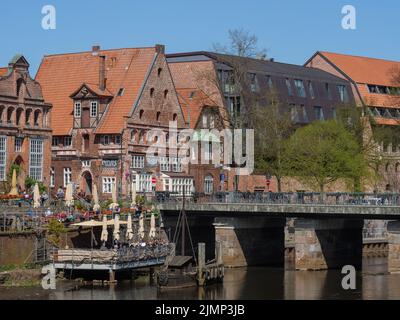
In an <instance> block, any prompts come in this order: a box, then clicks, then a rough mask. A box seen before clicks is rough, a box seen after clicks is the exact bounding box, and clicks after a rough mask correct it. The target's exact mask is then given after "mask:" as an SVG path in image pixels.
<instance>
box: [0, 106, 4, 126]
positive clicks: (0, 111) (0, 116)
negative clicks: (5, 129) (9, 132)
mask: <svg viewBox="0 0 400 320" xmlns="http://www.w3.org/2000/svg"><path fill="white" fill-rule="evenodd" d="M3 114H4V106H0V123H2V122H3Z"/></svg>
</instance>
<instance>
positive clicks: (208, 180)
mask: <svg viewBox="0 0 400 320" xmlns="http://www.w3.org/2000/svg"><path fill="white" fill-rule="evenodd" d="M213 190H214V178H213V177H212V175H208V176H206V177H205V178H204V193H206V194H210V193H213Z"/></svg>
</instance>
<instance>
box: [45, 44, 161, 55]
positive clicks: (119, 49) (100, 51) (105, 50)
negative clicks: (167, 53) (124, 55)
mask: <svg viewBox="0 0 400 320" xmlns="http://www.w3.org/2000/svg"><path fill="white" fill-rule="evenodd" d="M155 48H156V47H155V46H154V47H130V48H128V47H127V48H113V49H101V50H99V51H98V53H99V54H101V53H102V52H107V51H121V50H135V49H155ZM92 52H93V51H92V50H86V51H79V52H65V53H54V54H45V55H44V57H56V56H68V55H78V54H88V53H92Z"/></svg>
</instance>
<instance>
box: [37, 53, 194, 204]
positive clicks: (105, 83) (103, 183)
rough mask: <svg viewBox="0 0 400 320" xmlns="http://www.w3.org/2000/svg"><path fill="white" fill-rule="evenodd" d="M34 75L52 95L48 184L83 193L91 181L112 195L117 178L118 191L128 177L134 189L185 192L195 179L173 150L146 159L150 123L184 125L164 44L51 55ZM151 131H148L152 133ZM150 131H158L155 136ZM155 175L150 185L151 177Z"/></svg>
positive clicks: (126, 187)
mask: <svg viewBox="0 0 400 320" xmlns="http://www.w3.org/2000/svg"><path fill="white" fill-rule="evenodd" d="M36 79H37V80H38V81H40V83H41V84H42V87H43V94H44V97H45V98H46V100H48V101H51V102H52V103H53V106H54V108H53V116H52V123H51V125H52V128H53V130H54V131H53V141H52V174H53V178H52V181H53V186H54V187H55V188H58V187H59V186H66V185H67V184H68V183H69V182H73V183H75V184H76V186H78V187H79V188H80V190H82V191H84V192H85V193H86V194H90V193H91V192H92V185H93V183H95V184H96V185H97V187H98V190H99V192H100V193H101V194H102V195H103V196H104V197H110V193H111V186H112V185H113V184H114V183H115V184H116V185H117V187H118V188H117V189H118V190H119V194H120V195H128V194H129V193H130V192H131V186H132V184H135V186H136V190H137V191H138V192H151V191H152V190H154V189H155V187H156V188H157V190H168V191H176V192H180V193H182V190H183V189H185V191H186V192H187V193H189V192H190V190H191V189H192V185H193V179H192V178H191V177H190V176H189V175H188V174H187V171H188V170H187V166H184V165H182V163H181V162H180V159H179V157H177V156H174V157H171V156H169V155H168V151H167V155H165V156H163V157H161V156H160V157H159V159H158V160H159V161H158V163H157V162H156V163H154V162H151V163H149V162H147V161H146V157H145V153H146V151H147V149H148V147H149V144H150V143H151V142H153V141H154V140H152V141H149V140H148V139H150V138H149V137H148V135H147V133H148V132H149V130H151V129H154V128H158V129H161V130H162V131H163V132H165V133H166V132H167V131H168V129H169V124H170V121H173V122H175V123H176V125H177V128H178V129H180V128H186V127H187V124H186V122H185V118H184V114H183V111H182V109H181V107H180V103H179V100H178V97H177V94H176V91H175V88H174V84H173V81H172V78H171V75H170V71H169V68H168V64H167V62H166V59H165V55H164V46H162V45H156V46H155V47H149V48H126V49H114V50H101V49H100V47H98V46H94V47H93V48H92V51H89V52H80V53H69V54H58V55H49V56H45V57H44V58H43V61H42V63H41V65H40V68H39V71H38V73H37V76H36ZM152 139H153V138H152ZM154 139H156V138H154ZM153 178H156V179H157V182H156V186H154V185H153V184H152V179H153Z"/></svg>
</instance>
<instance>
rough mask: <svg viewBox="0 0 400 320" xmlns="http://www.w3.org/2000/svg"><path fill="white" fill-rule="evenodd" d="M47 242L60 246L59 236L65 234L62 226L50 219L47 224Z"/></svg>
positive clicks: (65, 230) (55, 220)
mask: <svg viewBox="0 0 400 320" xmlns="http://www.w3.org/2000/svg"><path fill="white" fill-rule="evenodd" d="M47 228H48V240H49V241H50V242H51V243H53V244H54V245H56V246H59V245H60V241H61V235H62V234H63V233H66V232H67V229H66V228H65V226H64V224H62V223H61V222H60V221H58V220H57V219H51V220H50V221H49V224H48V227H47Z"/></svg>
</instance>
